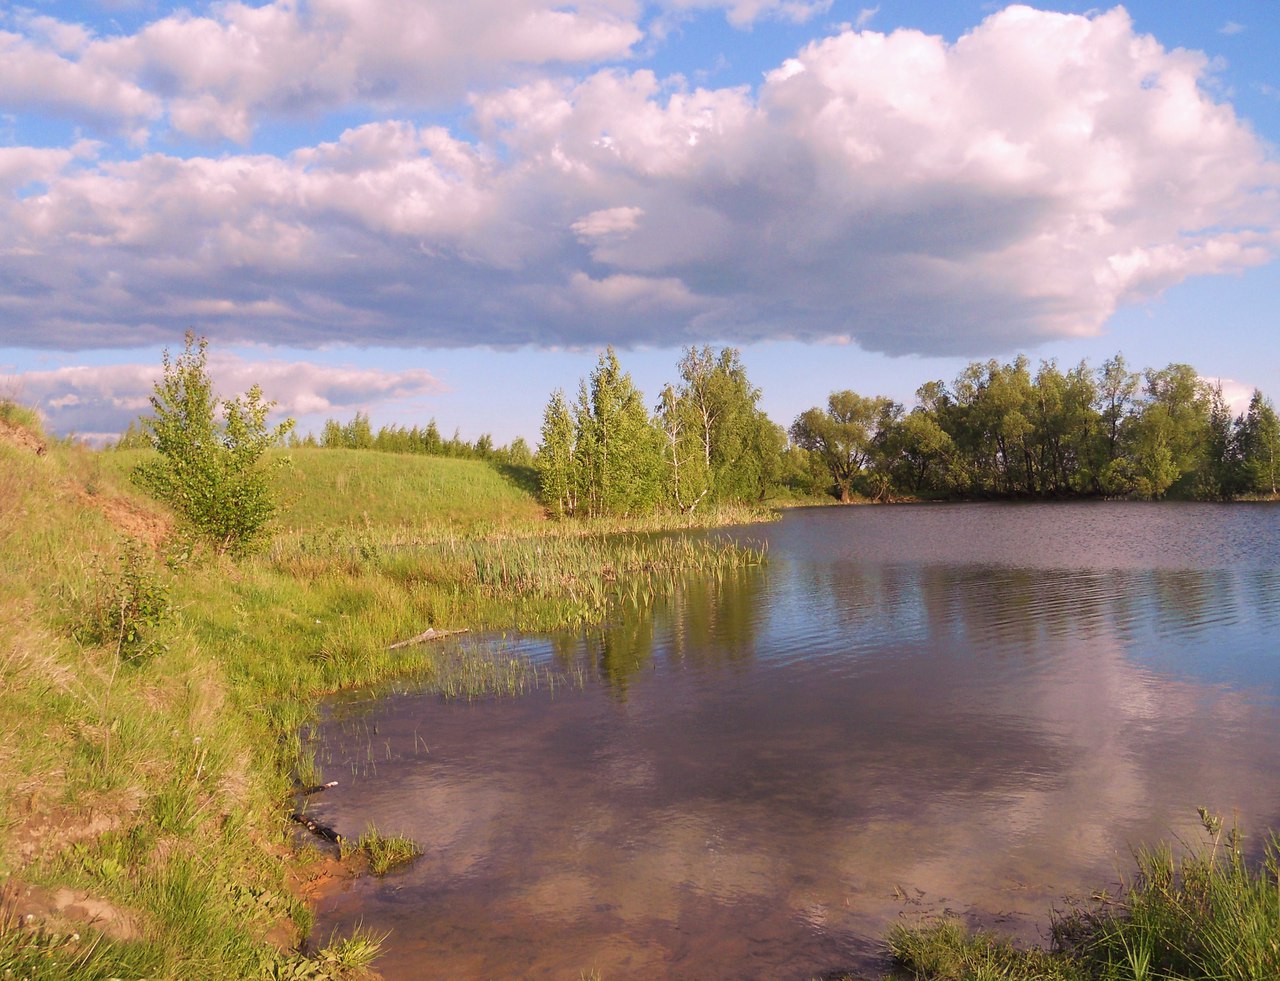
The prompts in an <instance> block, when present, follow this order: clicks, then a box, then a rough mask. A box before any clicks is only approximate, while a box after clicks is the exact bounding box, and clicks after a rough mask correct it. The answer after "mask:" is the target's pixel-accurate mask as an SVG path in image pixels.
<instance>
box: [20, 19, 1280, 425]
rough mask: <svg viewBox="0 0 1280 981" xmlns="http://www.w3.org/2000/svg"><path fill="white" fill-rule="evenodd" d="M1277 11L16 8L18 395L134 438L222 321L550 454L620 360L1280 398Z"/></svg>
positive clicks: (236, 360)
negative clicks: (979, 363) (1092, 373)
mask: <svg viewBox="0 0 1280 981" xmlns="http://www.w3.org/2000/svg"><path fill="white" fill-rule="evenodd" d="M1278 40H1280V5H1276V4H1274V3H1272V2H1269V0H1234V2H1221V3H1215V4H1207V3H1203V2H1192V0H1182V2H1176V0H1164V2H1133V3H1129V4H1126V5H1125V6H1124V7H1123V8H1120V7H1107V6H1102V7H1091V6H1089V5H1087V4H1083V3H1042V4H1038V5H1035V6H1032V7H1008V6H1005V5H1002V4H993V3H976V2H964V0H960V2H957V0H948V2H925V0H912V2H892V0H882V2H881V3H879V4H867V3H865V2H864V3H843V2H840V0H659V2H656V3H642V2H639V0H583V2H580V3H569V4H566V3H558V2H551V0H473V2H471V3H468V4H465V5H462V4H456V3H450V2H444V0H441V2H432V0H379V2H357V0H306V2H303V0H274V2H270V3H264V2H261V0H253V2H239V3H237V2H224V3H214V4H210V3H192V4H187V5H183V6H179V5H176V4H168V3H161V2H152V0H99V2H92V0H84V2H77V3H72V2H52V0H51V2H41V0H29V2H27V3H19V4H11V5H8V6H5V7H4V8H3V9H0V395H13V396H17V397H19V398H23V399H26V400H27V401H32V402H35V403H37V404H38V405H39V406H40V407H41V409H42V410H43V411H44V412H45V414H46V416H47V418H48V420H49V423H50V425H51V427H52V428H54V429H56V430H58V431H61V432H66V431H76V432H79V433H84V434H104V433H113V432H118V431H119V430H120V429H121V428H122V427H123V426H124V425H125V424H126V423H127V422H128V420H129V419H130V418H131V417H132V416H134V415H136V414H137V413H138V411H139V410H140V409H141V408H142V407H143V406H145V397H146V394H147V391H148V390H149V384H150V380H151V379H152V378H153V377H154V376H155V375H156V373H157V372H158V367H159V362H160V351H161V349H162V348H163V347H166V346H168V347H170V348H174V347H178V346H180V345H181V338H182V333H183V330H184V329H185V328H186V327H192V328H194V329H196V330H197V331H198V332H201V333H204V334H206V335H207V336H209V338H210V340H211V352H212V365H213V370H214V374H215V379H216V380H217V381H218V382H219V384H220V385H222V386H223V387H224V388H225V389H226V391H227V392H228V394H229V393H230V392H232V391H238V390H243V389H244V388H246V387H247V386H248V385H249V384H252V383H254V382H261V383H262V385H263V387H264V389H265V390H266V392H267V395H268V396H269V397H272V398H275V399H276V400H277V401H278V402H279V403H280V405H281V408H282V409H283V410H286V411H288V412H289V413H290V414H293V415H295V416H297V417H298V418H299V420H300V424H301V427H302V428H303V429H304V430H305V429H307V428H311V429H318V428H319V425H320V424H321V422H322V421H323V419H324V418H326V417H329V416H332V417H337V418H341V419H347V418H350V416H351V415H352V414H353V413H354V412H355V411H357V410H362V411H368V412H369V413H370V414H371V416H372V417H373V420H374V422H375V424H381V423H403V424H406V425H412V424H415V423H418V424H421V423H425V422H426V421H427V420H428V419H430V418H435V419H436V420H437V421H438V423H439V425H440V427H441V428H442V429H443V430H445V431H447V432H448V431H452V430H453V429H455V428H457V429H458V430H459V431H460V432H461V433H462V435H463V436H464V437H466V438H469V439H474V438H475V437H476V436H478V435H479V434H480V433H482V432H489V433H491V434H493V435H494V437H495V438H496V439H497V441H498V442H499V443H502V442H507V441H509V440H510V439H512V438H514V437H516V436H524V437H525V438H526V439H529V440H530V441H531V442H533V441H536V435H537V430H538V426H539V423H540V417H541V411H542V407H543V405H544V404H545V402H546V399H547V397H548V394H549V393H550V391H551V390H552V389H554V388H557V387H563V388H565V389H567V390H573V389H574V388H576V385H577V382H578V379H579V378H581V377H582V376H583V375H585V374H586V373H587V372H588V371H589V370H590V368H591V366H592V364H593V362H594V360H595V357H596V354H597V352H598V351H599V350H600V349H601V348H602V347H603V346H604V345H605V344H610V343H612V344H614V345H616V346H617V347H618V348H619V352H620V357H621V359H622V362H623V365H624V367H626V368H628V369H629V370H630V371H631V372H632V375H633V377H634V378H635V380H636V382H637V383H638V384H639V385H640V387H641V388H642V389H643V390H644V391H645V392H646V393H647V394H648V395H649V396H650V398H651V400H652V399H654V398H656V394H657V392H658V389H659V388H660V387H661V385H662V384H663V383H664V382H666V381H669V380H674V375H675V364H676V362H677V360H678V359H679V356H680V350H681V347H682V346H684V345H688V344H698V345H701V344H713V345H721V344H729V345H733V346H736V347H739V348H740V349H741V350H742V354H743V361H744V363H745V364H746V366H747V368H748V372H749V374H750V376H751V378H752V379H753V381H754V382H755V383H756V384H757V385H759V386H760V387H761V388H762V390H763V393H764V397H763V406H764V408H765V409H766V410H767V411H768V412H769V414H770V415H771V416H772V417H773V418H774V419H775V420H776V421H777V422H779V423H781V424H783V425H787V424H789V423H790V422H791V420H792V419H793V418H794V417H795V416H796V415H797V414H798V413H799V412H801V411H803V410H804V409H805V408H807V407H809V406H811V405H816V404H820V403H822V402H823V401H824V400H825V398H826V396H827V394H828V393H829V392H831V391H833V390H835V389H841V388H852V389H854V390H857V391H859V392H863V393H866V394H875V393H882V394H888V395H891V396H893V397H895V398H897V399H899V400H901V401H903V402H905V403H907V404H908V405H909V404H910V402H911V398H912V393H913V391H914V389H915V388H916V386H918V385H919V384H920V383H922V382H924V381H926V380H930V379H934V378H941V379H944V380H949V379H951V378H953V377H954V376H955V375H956V374H957V373H958V372H959V371H960V369H961V368H963V366H964V365H965V364H966V363H967V362H968V361H970V360H972V359H977V358H981V359H985V358H988V357H996V358H1001V359H1008V358H1010V357H1012V356H1013V355H1014V354H1016V353H1018V352H1025V353H1027V354H1029V355H1030V356H1031V357H1032V358H1033V359H1040V358H1056V359H1058V361H1059V362H1060V363H1062V364H1064V365H1073V364H1075V363H1076V362H1078V361H1079V360H1081V359H1087V360H1088V361H1089V362H1090V363H1091V364H1093V365H1095V366H1097V365H1099V364H1100V363H1101V362H1102V361H1103V360H1104V359H1105V358H1107V357H1109V356H1111V355H1112V354H1114V353H1116V352H1117V351H1121V352H1123V353H1124V355H1125V356H1126V358H1127V359H1128V361H1129V362H1130V363H1131V364H1132V365H1134V366H1137V367H1145V366H1163V365H1164V364H1167V363H1170V362H1175V361H1178V362H1188V363H1190V364H1192V365H1194V366H1195V367H1196V368H1197V369H1199V370H1200V372H1201V373H1202V374H1203V375H1205V376H1207V377H1215V378H1222V379H1224V380H1226V381H1227V389H1228V394H1235V393H1239V394H1242V395H1247V392H1248V391H1249V390H1250V389H1252V388H1253V387H1255V386H1256V387H1259V388H1261V389H1262V390H1263V391H1264V392H1266V393H1267V394H1269V395H1271V396H1272V397H1273V398H1276V397H1277V396H1278V394H1280V358H1278V357H1277V355H1276V353H1275V351H1276V349H1277V344H1276V339H1277V333H1278V332H1277V329H1276V322H1275V314H1274V307H1275V302H1274V300H1275V297H1277V296H1280V267H1278V266H1277V264H1276V262H1275V261H1274V258H1273V257H1274V255H1275V254H1276V252H1277V250H1278V249H1280V163H1278V162H1277V161H1278V157H1277V150H1276V147H1277V145H1278V144H1280V64H1277V59H1275V57H1274V52H1275V49H1276V43H1277V41H1278Z"/></svg>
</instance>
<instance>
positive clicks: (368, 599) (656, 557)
mask: <svg viewBox="0 0 1280 981" xmlns="http://www.w3.org/2000/svg"><path fill="white" fill-rule="evenodd" d="M33 423H34V419H32V418H29V417H22V418H16V417H15V419H14V420H13V421H10V420H9V419H6V421H5V430H4V432H3V433H0V688H2V689H3V691H4V698H3V699H0V878H2V879H3V880H4V895H3V897H2V898H0V976H7V975H5V974H4V971H6V970H11V971H13V972H14V976H16V977H40V978H45V977H51V978H57V977H65V978H77V979H78V978H111V977H118V978H131V977H132V978H141V977H173V978H184V979H186V978H192V979H197V978H210V979H213V978H218V979H222V978H239V977H273V978H337V977H344V976H358V975H359V974H360V973H361V972H362V971H363V970H364V969H365V967H366V966H367V964H368V962H369V959H370V957H371V955H372V953H373V952H374V951H375V950H376V944H375V943H373V942H372V941H371V940H370V939H369V938H366V937H359V936H357V937H356V938H355V939H353V940H350V941H347V942H344V943H343V944H341V945H336V946H334V947H331V948H328V949H325V943H324V940H323V938H311V940H312V942H311V943H310V944H309V945H307V946H305V947H302V946H301V944H302V941H303V940H304V938H305V937H306V934H307V930H308V928H309V913H308V910H307V907H306V904H305V902H304V901H303V900H302V899H300V898H299V896H300V894H301V893H302V892H303V891H304V890H302V889H301V888H300V886H301V884H302V883H303V880H304V879H305V877H306V875H307V862H308V860H309V856H308V855H307V854H306V849H305V848H303V850H302V853H301V854H299V852H298V848H297V846H296V845H295V842H294V840H293V837H292V835H291V833H290V831H289V827H288V823H287V818H288V814H289V811H290V809H291V807H292V791H293V789H294V785H295V781H297V780H302V781H304V782H310V781H312V780H314V779H315V778H316V775H315V773H314V771H313V768H312V766H311V764H310V762H309V760H308V759H307V758H306V756H305V754H304V753H303V752H302V749H301V745H300V740H299V732H300V730H301V728H302V726H304V725H305V723H306V722H307V721H308V720H309V719H311V718H313V717H314V712H315V710H316V706H317V702H318V699H319V698H320V697H321V696H323V695H324V694H325V693H328V692H332V691H336V690H339V689H342V688H347V687H352V686H360V685H365V684H372V683H375V682H379V681H382V680H385V679H388V678H391V677H394V676H396V675H401V674H413V675H415V676H418V677H421V678H423V679H425V680H426V681H427V682H428V683H430V681H431V680H432V679H433V678H435V679H437V681H438V684H439V685H440V686H441V687H450V686H457V685H458V684H459V671H458V667H457V664H456V662H455V661H452V660H451V661H450V662H449V663H448V664H445V663H444V660H443V659H442V658H440V657H439V651H440V648H439V647H438V646H435V645H423V644H412V645H408V646H403V647H397V648H394V649H392V645H394V644H396V643H397V642H399V641H402V640H405V639H408V638H411V637H414V636H416V635H419V634H421V633H423V632H424V631H427V630H429V629H435V630H439V631H448V630H455V629H470V630H485V629H488V628H495V627H501V628H509V627H514V628H519V629H533V630H544V629H554V628H558V627H566V626H574V625H578V624H583V623H589V622H594V621H597V620H600V619H601V618H603V617H605V616H607V614H608V611H609V610H610V609H611V608H612V607H613V606H614V605H615V604H618V603H625V602H630V601H639V600H641V599H643V598H644V597H646V596H649V595H651V594H653V593H655V592H662V591H664V590H666V589H668V588H669V587H670V586H671V585H672V584H673V583H674V582H675V581H676V580H677V579H679V578H680V577H681V576H684V575H687V574H689V573H691V572H695V571H696V572H702V573H708V574H711V573H715V572H717V571H718V570H724V569H728V568H732V567H736V566H738V565H741V564H742V563H744V562H754V561H758V560H759V556H758V555H753V554H751V553H747V552H743V551H740V550H737V549H731V548H727V547H724V546H715V545H712V544H706V543H699V542H696V541H685V540H682V539H678V538H672V537H665V536H651V535H644V534H641V532H644V531H648V530H651V529H652V528H658V527H673V526H676V525H679V524H680V523H681V522H679V521H676V520H675V519H664V520H663V521H661V522H651V523H649V524H647V525H645V526H644V527H637V526H636V525H634V524H633V525H629V526H627V525H622V524H617V523H614V524H609V525H597V526H592V527H583V526H580V525H573V526H569V525H560V524H554V523H550V522H547V521H546V520H545V519H544V518H543V513H542V510H541V508H540V507H539V506H538V505H537V503H536V500H535V499H534V497H533V495H532V493H531V484H530V475H529V474H528V472H527V471H526V472H521V471H515V470H507V471H505V472H504V471H500V470H498V469H495V468H493V467H490V466H488V465H486V464H483V463H479V462H473V461H461V460H448V459H436V458H428V457H397V456H393V455H389V454H373V453H361V452H359V451H333V450H325V451H305V450H304V451H295V452H292V453H290V454H289V456H290V457H291V461H292V462H291V465H290V466H289V467H288V468H287V469H285V470H283V471H282V472H281V473H280V475H279V481H280V485H279V486H280V490H281V492H282V494H283V495H284V496H285V497H286V498H287V499H288V500H289V501H290V507H289V509H288V510H287V511H286V513H285V515H284V516H283V520H282V521H281V522H280V528H279V530H278V534H277V535H276V537H275V539H274V541H273V543H272V545H271V546H270V547H269V548H268V549H266V550H265V551H263V552H262V553H261V554H258V555H254V556H250V557H248V558H244V559H240V560H235V561H233V560H231V559H228V558H226V557H220V556H215V555H212V554H209V553H207V552H206V551H204V550H202V549H201V548H199V547H198V546H194V545H193V544H192V543H191V542H189V541H188V540H186V539H185V538H184V536H183V535H182V534H181V533H180V530H179V529H177V527H176V525H175V523H174V521H173V518H172V516H171V515H169V514H167V513H166V512H165V511H164V509H163V508H162V507H160V506H159V505H157V504H156V503H155V502H153V501H150V500H148V499H147V498H146V497H145V496H144V495H142V494H140V493H139V492H137V491H135V490H134V489H133V488H132V486H131V484H130V482H129V480H128V473H129V471H130V470H131V469H132V467H133V466H134V465H135V464H136V463H137V462H138V459H139V456H138V454H134V453H106V454H101V453H92V452H90V451H87V450H85V449H83V448H79V447H72V446H66V445H58V444H56V443H50V441H47V440H45V439H43V437H40V436H39V434H38V433H37V432H35V430H34V429H33ZM21 434H26V435H25V436H23V437H22V438H18V436H19V435H21ZM711 517H715V516H711ZM758 517H759V515H758V514H750V513H747V512H739V513H736V514H732V515H720V516H718V519H719V520H745V519H750V518H758ZM491 677H492V680H491V681H488V680H486V679H487V678H491ZM466 678H467V680H466V682H465V683H466V685H468V686H470V687H474V686H476V685H481V686H483V685H485V684H494V685H498V684H501V679H500V678H499V677H498V676H496V675H493V676H491V675H488V674H486V672H485V671H483V670H477V671H474V672H471V673H469V674H467V676H466ZM468 690H470V688H469V689H468ZM358 830H359V829H353V832H355V831H358ZM386 830H387V831H388V832H389V836H387V837H386V838H385V841H388V842H391V843H392V849H391V851H388V848H387V847H384V844H383V840H380V839H379V837H378V836H373V837H371V838H368V839H366V840H364V841H360V842H355V843H353V844H354V847H353V848H352V849H351V851H352V852H353V853H354V852H360V853H363V854H365V855H366V856H367V861H368V862H369V863H370V864H371V865H374V866H377V867H379V868H381V867H382V866H381V863H383V862H384V861H387V860H388V859H394V858H395V857H396V855H395V854H392V853H391V852H392V851H394V852H396V853H397V854H398V855H399V856H400V857H405V856H408V855H410V854H411V849H406V848H404V847H401V846H395V845H394V842H395V836H394V832H395V829H386ZM28 915H30V916H31V917H32V919H31V920H30V921H29V922H25V918H26V917H27V916H28ZM20 920H21V921H23V922H20ZM302 949H305V950H307V951H309V952H310V953H308V954H303V953H300V950H302Z"/></svg>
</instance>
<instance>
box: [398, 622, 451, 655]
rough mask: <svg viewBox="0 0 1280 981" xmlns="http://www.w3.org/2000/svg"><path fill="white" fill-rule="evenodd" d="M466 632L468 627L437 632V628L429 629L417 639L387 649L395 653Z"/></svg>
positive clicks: (410, 639) (403, 641)
mask: <svg viewBox="0 0 1280 981" xmlns="http://www.w3.org/2000/svg"><path fill="white" fill-rule="evenodd" d="M466 632H467V628H466V627H458V628H457V629H455V630H437V629H436V628H435V627H428V628H427V629H426V630H424V631H422V633H420V634H418V635H417V636H415V637H410V638H409V639H408V640H402V641H399V642H398V643H395V644H392V645H391V646H390V647H388V648H387V650H389V651H395V650H399V649H400V648H401V647H410V646H412V645H414V644H425V643H426V642H427V641H429V640H439V639H440V638H441V637H452V636H453V635H454V634H465V633H466Z"/></svg>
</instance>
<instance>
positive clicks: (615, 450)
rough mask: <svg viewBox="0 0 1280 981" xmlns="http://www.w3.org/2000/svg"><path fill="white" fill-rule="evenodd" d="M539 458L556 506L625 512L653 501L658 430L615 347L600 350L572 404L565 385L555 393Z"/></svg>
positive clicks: (547, 497) (564, 510)
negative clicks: (563, 390) (569, 432)
mask: <svg viewBox="0 0 1280 981" xmlns="http://www.w3.org/2000/svg"><path fill="white" fill-rule="evenodd" d="M568 417H571V420H572V438H571V439H570V438H568V437H567V434H566V430H567V428H568V427H567V425H566V418H568ZM538 458H539V463H538V467H539V471H540V473H541V474H542V480H543V500H544V502H545V503H546V504H547V506H548V507H549V508H551V510H552V511H553V513H556V514H563V515H585V516H599V515H606V514H614V515H627V514H638V513H641V512H644V511H648V510H651V509H652V508H653V507H655V506H656V505H657V503H658V498H659V496H660V488H661V483H662V449H661V442H660V436H659V433H658V430H657V429H656V428H655V427H654V425H653V423H652V421H651V420H650V419H649V414H648V412H647V411H646V410H645V407H644V398H643V396H642V395H641V394H640V392H639V390H637V389H636V387H635V385H634V383H633V382H632V381H631V376H630V375H629V374H627V373H626V372H624V371H623V370H622V367H621V365H620V364H619V363H618V357H617V355H616V354H615V353H614V350H613V348H609V349H608V350H607V351H605V352H604V353H603V354H601V355H600V357H599V359H598V360H597V362H596V366H595V369H594V370H593V371H592V372H591V376H590V378H589V379H585V380H583V381H582V382H581V384H580V385H579V388H578V399H577V402H576V403H575V404H574V406H573V408H572V409H570V408H569V406H568V405H566V404H565V401H564V396H563V394H562V393H560V392H556V393H555V394H553V395H552V398H551V402H550V403H549V404H548V406H547V410H546V412H545V414H544V417H543V430H542V443H541V444H540V445H539V447H538Z"/></svg>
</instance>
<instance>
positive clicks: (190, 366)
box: [134, 331, 293, 552]
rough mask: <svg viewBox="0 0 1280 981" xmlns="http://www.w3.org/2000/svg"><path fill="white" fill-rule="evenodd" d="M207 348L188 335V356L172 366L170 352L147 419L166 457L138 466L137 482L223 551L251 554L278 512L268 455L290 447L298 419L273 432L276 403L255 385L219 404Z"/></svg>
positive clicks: (156, 444) (155, 443)
mask: <svg viewBox="0 0 1280 981" xmlns="http://www.w3.org/2000/svg"><path fill="white" fill-rule="evenodd" d="M207 348H208V341H206V340H205V338H203V337H201V338H199V339H197V338H196V336H195V335H194V334H193V333H191V332H190V331H188V332H187V337H186V349H185V350H184V351H183V353H182V354H180V355H179V356H178V357H177V358H176V359H175V360H170V358H169V352H168V351H165V353H164V375H163V377H162V378H161V379H160V381H158V382H156V386H155V392H154V393H153V394H152V396H151V408H152V411H153V415H152V416H150V417H149V418H147V419H144V420H143V423H144V425H145V426H146V428H147V430H148V433H149V435H150V441H151V445H152V446H154V447H155V449H156V450H157V451H158V452H159V454H160V457H159V459H157V460H151V461H148V462H146V463H143V464H140V465H139V466H138V468H137V469H136V470H135V471H134V475H135V478H136V479H137V481H138V482H139V483H140V484H142V486H144V487H145V488H146V489H147V490H149V491H150V492H151V493H153V494H155V495H156V496H157V497H159V498H160V499H161V500H163V501H166V502H168V503H169V504H170V505H171V506H172V507H173V508H174V509H175V510H176V511H177V512H178V513H179V514H180V515H182V517H183V518H185V519H186V520H187V522H189V523H190V525H191V526H192V527H193V528H194V529H195V530H196V531H197V532H198V533H199V534H200V535H201V536H202V537H204V538H206V539H208V540H209V541H210V542H211V543H212V544H213V546H214V547H215V548H216V549H217V550H218V551H220V552H246V551H250V550H251V549H253V548H254V547H255V546H257V545H259V544H260V543H261V541H262V539H263V538H264V537H265V533H266V530H267V526H268V523H269V522H270V521H271V519H272V518H273V517H274V516H275V513H276V510H277V507H278V505H277V502H276V497H275V493H274V491H273V489H272V481H271V473H270V468H269V467H267V466H264V465H262V463H261V460H262V456H263V454H264V453H266V451H267V450H268V449H269V448H270V447H271V446H273V445H276V444H278V443H280V442H281V441H283V440H284V437H285V436H286V434H287V433H288V432H289V430H290V429H292V428H293V420H292V419H289V420H286V421H285V422H283V423H281V424H280V425H278V426H276V427H275V428H273V429H272V428H268V427H267V414H268V413H269V412H270V411H271V409H272V407H273V406H274V405H275V403H273V402H264V401H263V400H262V390H261V389H260V388H258V386H256V385H255V386H253V387H252V388H250V389H249V391H248V392H247V393H246V394H245V395H241V396H238V397H236V398H234V399H226V400H222V401H221V402H220V401H219V400H218V399H217V398H216V397H215V396H214V394H213V384H212V382H211V381H210V379H209V373H208V370H207ZM219 416H221V419H219Z"/></svg>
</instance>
